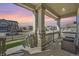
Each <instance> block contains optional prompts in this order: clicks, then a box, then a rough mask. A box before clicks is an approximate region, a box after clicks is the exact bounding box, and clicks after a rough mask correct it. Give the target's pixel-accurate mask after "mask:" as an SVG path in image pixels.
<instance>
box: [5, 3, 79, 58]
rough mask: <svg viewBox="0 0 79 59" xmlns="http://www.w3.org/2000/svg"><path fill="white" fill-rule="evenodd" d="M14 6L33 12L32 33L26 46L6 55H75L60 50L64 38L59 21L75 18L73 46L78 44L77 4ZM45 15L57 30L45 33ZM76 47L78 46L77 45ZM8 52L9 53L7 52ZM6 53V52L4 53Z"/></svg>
mask: <svg viewBox="0 0 79 59" xmlns="http://www.w3.org/2000/svg"><path fill="white" fill-rule="evenodd" d="M16 5H18V6H20V7H23V8H25V9H28V10H30V11H32V12H33V14H34V15H33V17H34V19H33V31H32V32H30V33H31V34H32V36H30V40H29V41H28V38H27V39H26V40H27V42H28V44H25V45H24V47H22V46H21V47H20V46H18V47H15V48H13V50H15V49H19V47H20V50H18V51H15V52H14V53H12V54H8V55H22V56H26V55H28V56H37V55H39V56H46V55H47V56H60V55H61V56H74V55H76V54H73V53H70V52H67V51H65V50H62V49H61V41H62V40H63V38H64V35H63V34H62V28H61V23H60V21H61V19H62V18H67V17H73V16H76V23H77V24H76V29H77V30H76V33H77V34H76V38H75V45H76V43H77V42H78V32H79V30H78V16H79V4H74V3H69V4H68V3H36V4H34V3H17V4H16ZM45 15H47V16H49V17H51V18H52V19H54V20H56V21H57V27H58V28H57V30H54V31H53V30H52V31H46V29H45ZM77 45H78V44H77ZM9 52H10V51H9ZM6 53H8V52H6Z"/></svg>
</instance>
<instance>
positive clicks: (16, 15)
mask: <svg viewBox="0 0 79 59" xmlns="http://www.w3.org/2000/svg"><path fill="white" fill-rule="evenodd" d="M33 18H34V17H33V13H32V12H31V11H29V10H27V9H24V8H22V7H19V6H17V5H15V4H12V3H0V19H6V20H14V21H17V22H18V23H19V24H20V25H21V26H26V25H32V24H33ZM74 20H75V17H69V18H65V19H62V21H61V23H62V24H61V25H65V24H70V23H73V21H74ZM45 23H46V24H47V25H53V24H54V25H55V24H56V21H54V19H52V18H50V17H47V16H45Z"/></svg>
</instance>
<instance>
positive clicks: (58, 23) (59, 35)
mask: <svg viewBox="0 0 79 59" xmlns="http://www.w3.org/2000/svg"><path fill="white" fill-rule="evenodd" d="M57 25H58V28H59V32H58V38H61V26H60V18H58V19H57Z"/></svg>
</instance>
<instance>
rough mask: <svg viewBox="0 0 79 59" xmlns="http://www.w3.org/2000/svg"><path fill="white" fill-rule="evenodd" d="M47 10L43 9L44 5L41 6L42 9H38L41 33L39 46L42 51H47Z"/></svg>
mask: <svg viewBox="0 0 79 59" xmlns="http://www.w3.org/2000/svg"><path fill="white" fill-rule="evenodd" d="M44 15H45V8H44V7H43V4H41V5H40V8H39V9H38V31H39V40H38V45H39V46H40V47H41V50H45V47H44V45H45V42H46V39H45V20H44V18H45V17H44Z"/></svg>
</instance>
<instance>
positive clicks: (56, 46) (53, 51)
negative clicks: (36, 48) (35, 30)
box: [9, 39, 78, 56]
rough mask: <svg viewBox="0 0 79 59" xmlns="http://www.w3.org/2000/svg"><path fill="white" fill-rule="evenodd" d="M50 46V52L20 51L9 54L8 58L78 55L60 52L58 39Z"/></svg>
mask: <svg viewBox="0 0 79 59" xmlns="http://www.w3.org/2000/svg"><path fill="white" fill-rule="evenodd" d="M51 44H52V49H51V50H47V51H42V52H39V53H34V54H30V53H29V52H28V51H23V50H21V49H20V50H18V51H16V52H14V53H12V54H9V56H78V55H75V54H72V53H70V52H67V51H64V50H62V49H61V40H60V39H57V40H56V41H55V42H54V43H53V42H52V43H51ZM22 49H23V48H22Z"/></svg>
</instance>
